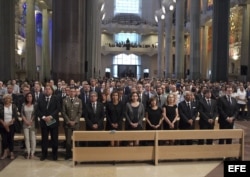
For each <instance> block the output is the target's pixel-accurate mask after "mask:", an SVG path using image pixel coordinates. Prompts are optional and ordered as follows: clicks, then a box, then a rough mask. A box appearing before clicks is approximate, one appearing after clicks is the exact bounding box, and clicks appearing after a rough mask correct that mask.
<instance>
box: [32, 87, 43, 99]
mask: <svg viewBox="0 0 250 177" xmlns="http://www.w3.org/2000/svg"><path fill="white" fill-rule="evenodd" d="M33 97H34V98H35V103H37V102H38V100H39V99H41V98H43V93H42V92H41V85H40V83H35V85H34V92H33Z"/></svg>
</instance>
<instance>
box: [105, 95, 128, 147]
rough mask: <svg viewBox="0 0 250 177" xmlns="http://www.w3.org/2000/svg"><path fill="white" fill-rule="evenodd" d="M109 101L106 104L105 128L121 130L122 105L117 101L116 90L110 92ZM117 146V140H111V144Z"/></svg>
mask: <svg viewBox="0 0 250 177" xmlns="http://www.w3.org/2000/svg"><path fill="white" fill-rule="evenodd" d="M111 100H112V101H111V102H109V103H108V104H107V108H106V117H107V122H106V130H121V129H122V119H123V117H124V111H123V105H122V103H121V102H120V101H119V97H118V92H117V91H113V92H112V94H111ZM115 145H116V146H119V141H117V142H114V141H112V142H111V146H115Z"/></svg>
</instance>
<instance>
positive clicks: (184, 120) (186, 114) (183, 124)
mask: <svg viewBox="0 0 250 177" xmlns="http://www.w3.org/2000/svg"><path fill="white" fill-rule="evenodd" d="M178 111H179V116H180V121H179V128H180V129H194V124H195V119H196V117H197V113H198V110H197V105H196V104H195V103H194V102H191V110H190V108H189V107H188V106H187V104H186V101H185V100H184V101H182V102H180V103H179V105H178ZM190 119H192V120H193V125H192V126H191V125H190V124H189V123H188V120H190Z"/></svg>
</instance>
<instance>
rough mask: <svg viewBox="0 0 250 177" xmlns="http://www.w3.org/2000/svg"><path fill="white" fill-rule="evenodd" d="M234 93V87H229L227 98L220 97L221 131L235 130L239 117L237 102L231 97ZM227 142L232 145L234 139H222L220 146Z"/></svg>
mask: <svg viewBox="0 0 250 177" xmlns="http://www.w3.org/2000/svg"><path fill="white" fill-rule="evenodd" d="M232 93H233V88H232V86H227V87H226V90H225V96H222V97H220V98H219V100H218V111H219V126H220V129H233V127H234V121H235V119H236V118H237V116H238V105H237V101H236V99H235V98H233V97H232V96H231V95H232ZM225 140H226V144H231V143H232V139H220V140H219V144H224V143H225Z"/></svg>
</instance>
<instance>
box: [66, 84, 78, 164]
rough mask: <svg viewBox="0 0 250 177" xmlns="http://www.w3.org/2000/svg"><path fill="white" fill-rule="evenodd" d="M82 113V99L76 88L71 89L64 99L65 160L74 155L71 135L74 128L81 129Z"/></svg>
mask: <svg viewBox="0 0 250 177" xmlns="http://www.w3.org/2000/svg"><path fill="white" fill-rule="evenodd" d="M81 115H82V101H81V100H80V99H79V98H78V97H76V89H75V88H71V89H70V95H69V97H67V98H65V99H64V100H63V107H62V117H63V119H64V132H65V137H66V155H65V160H68V159H70V158H71V157H72V151H71V148H72V142H71V137H72V134H73V131H74V130H79V126H80V124H79V121H80V117H81Z"/></svg>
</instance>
